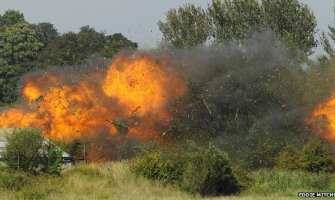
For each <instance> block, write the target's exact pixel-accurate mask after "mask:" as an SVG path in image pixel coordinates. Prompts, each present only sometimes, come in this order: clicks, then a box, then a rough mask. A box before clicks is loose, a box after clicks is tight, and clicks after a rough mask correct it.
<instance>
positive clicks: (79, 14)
mask: <svg viewBox="0 0 335 200" xmlns="http://www.w3.org/2000/svg"><path fill="white" fill-rule="evenodd" d="M300 1H301V2H303V3H306V4H307V5H308V6H309V7H310V8H311V9H312V11H313V12H314V14H315V16H316V18H317V21H318V27H317V28H318V30H319V32H318V36H317V37H318V38H319V34H320V32H322V31H327V29H328V28H327V27H328V25H329V24H333V23H334V17H335V16H334V12H333V11H334V0H300ZM0 2H1V7H0V14H3V13H4V12H5V11H6V10H8V9H14V10H19V11H21V12H22V13H23V14H24V16H25V18H26V20H27V21H29V22H31V23H38V22H50V23H52V24H54V25H55V27H56V28H57V29H58V31H59V32H61V33H64V32H68V31H74V32H77V31H78V30H79V28H80V27H82V26H85V25H89V26H91V27H93V28H95V29H96V30H97V31H104V32H105V33H107V34H113V33H122V34H123V35H125V36H126V37H127V38H129V39H131V40H133V41H135V42H137V43H138V44H139V47H140V48H142V49H149V48H153V47H155V46H157V44H158V43H159V41H161V38H162V34H161V33H160V31H159V29H158V25H157V22H158V21H159V20H163V21H164V19H165V13H166V12H167V11H168V10H169V9H170V8H177V7H179V6H182V5H183V4H185V3H193V4H195V5H198V6H202V7H203V8H207V4H208V0H94V1H93V0H57V1H55V0H29V1H27V0H26V1H22V0H0ZM316 52H320V49H317V50H316Z"/></svg>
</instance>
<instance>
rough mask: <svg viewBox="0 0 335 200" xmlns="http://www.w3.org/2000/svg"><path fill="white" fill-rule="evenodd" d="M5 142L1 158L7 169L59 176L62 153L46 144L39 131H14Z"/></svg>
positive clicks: (51, 145)
mask: <svg viewBox="0 0 335 200" xmlns="http://www.w3.org/2000/svg"><path fill="white" fill-rule="evenodd" d="M7 142H8V144H7V146H6V151H5V152H4V155H3V157H4V161H5V163H6V165H7V167H8V168H9V169H11V170H18V171H24V172H27V173H31V174H36V173H37V172H46V173H49V174H59V172H60V166H61V162H62V154H61V153H62V151H61V150H60V149H58V148H57V147H55V146H54V145H53V144H52V143H51V142H48V143H46V139H45V138H44V137H43V136H42V132H41V130H39V129H34V128H27V129H15V130H14V132H13V134H12V135H10V136H9V137H8V138H7Z"/></svg>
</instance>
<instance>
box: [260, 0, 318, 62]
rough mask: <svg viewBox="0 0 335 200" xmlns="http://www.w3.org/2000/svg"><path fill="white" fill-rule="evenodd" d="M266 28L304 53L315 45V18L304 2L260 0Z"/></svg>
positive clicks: (309, 52) (307, 53) (294, 0)
mask: <svg viewBox="0 0 335 200" xmlns="http://www.w3.org/2000/svg"><path fill="white" fill-rule="evenodd" d="M262 5H263V9H264V11H265V22H266V26H267V28H269V29H270V30H273V31H274V32H275V33H276V34H277V35H278V36H279V37H281V38H284V39H286V40H287V41H289V42H291V44H292V45H294V47H295V48H297V50H299V51H300V52H301V53H304V54H305V55H309V54H311V53H312V48H313V47H315V46H316V40H315V38H314V34H315V33H316V30H315V29H316V19H315V16H314V14H313V12H312V11H311V10H310V9H309V7H308V6H307V5H306V4H303V3H300V2H299V1H298V0H271V1H269V0H262Z"/></svg>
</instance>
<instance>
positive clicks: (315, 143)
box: [300, 139, 335, 172]
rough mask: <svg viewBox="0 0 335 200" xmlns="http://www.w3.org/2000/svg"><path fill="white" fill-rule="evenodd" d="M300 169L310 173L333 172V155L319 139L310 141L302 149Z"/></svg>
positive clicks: (334, 164) (334, 163)
mask: <svg viewBox="0 0 335 200" xmlns="http://www.w3.org/2000/svg"><path fill="white" fill-rule="evenodd" d="M300 163H301V168H302V169H304V170H306V171H310V172H334V169H335V162H334V155H333V154H332V152H331V150H330V148H329V147H327V146H326V145H325V144H324V142H322V141H321V140H319V139H311V140H310V141H309V142H308V143H307V144H306V145H305V146H304V148H303V150H302V153H301V157H300Z"/></svg>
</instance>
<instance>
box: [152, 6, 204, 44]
mask: <svg viewBox="0 0 335 200" xmlns="http://www.w3.org/2000/svg"><path fill="white" fill-rule="evenodd" d="M158 26H159V29H160V30H161V31H162V33H163V36H164V39H165V40H167V41H170V42H171V43H172V44H173V45H174V46H176V47H179V48H187V47H191V46H194V45H197V44H202V43H204V42H206V40H207V39H208V37H209V35H210V24H209V20H208V19H207V16H206V12H205V11H204V10H203V9H202V8H201V7H196V6H194V5H192V4H186V5H184V6H182V7H180V8H178V9H170V10H169V11H168V12H167V13H166V22H161V21H159V22H158Z"/></svg>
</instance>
